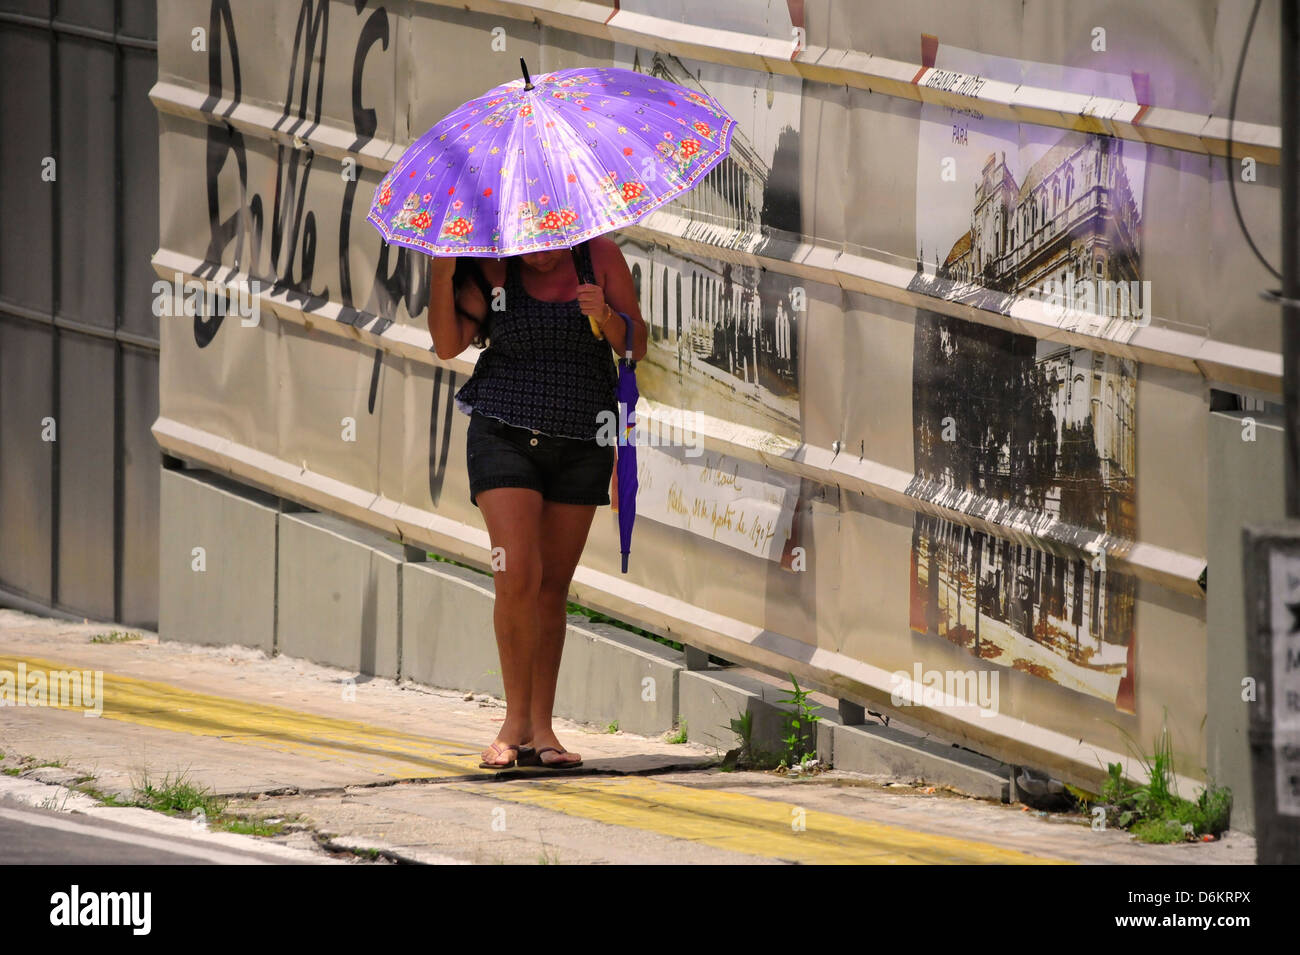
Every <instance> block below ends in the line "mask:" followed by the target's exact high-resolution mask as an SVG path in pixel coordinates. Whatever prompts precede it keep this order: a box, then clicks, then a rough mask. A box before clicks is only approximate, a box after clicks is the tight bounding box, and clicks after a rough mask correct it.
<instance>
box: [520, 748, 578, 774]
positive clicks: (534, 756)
mask: <svg viewBox="0 0 1300 955" xmlns="http://www.w3.org/2000/svg"><path fill="white" fill-rule="evenodd" d="M548 750H549V751H550V752H552V753H555V754H556V755H557V756H562V755H564V754H565V753H567V752H568V750H567V749H556V748H555V747H554V746H543V747H542V748H541V749H539V750H536V751H535V752H532V753H530V754H528V755H524V754H522V753H521V754H520V756H519V765H520V766H543V767H545V768H546V769H573V768H574V767H575V766H581V765H582V760H580V759H574V760H567V759H557V760H555V761H554V762H550V763H548V762H546V760H544V759H542V753H545V752H547V751H548Z"/></svg>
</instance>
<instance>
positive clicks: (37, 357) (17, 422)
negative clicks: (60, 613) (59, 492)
mask: <svg viewBox="0 0 1300 955" xmlns="http://www.w3.org/2000/svg"><path fill="white" fill-rule="evenodd" d="M53 381H54V349H53V342H52V338H51V335H50V330H49V329H48V328H44V327H42V326H40V325H36V324H33V323H31V322H25V321H20V320H17V319H13V318H9V317H6V316H2V315H0V582H3V585H4V586H5V587H9V588H12V589H14V590H17V591H20V592H21V593H23V594H24V595H26V596H28V597H30V598H32V599H34V600H39V601H46V602H48V601H49V600H50V599H51V598H52V597H53V589H52V588H53V584H54V581H53V578H52V576H51V567H52V564H51V560H50V550H51V542H50V529H51V528H52V527H53V526H54V520H53V516H54V503H53V493H54V488H53V484H52V482H51V481H50V475H51V474H52V473H53V462H54V444H53V443H52V442H49V441H45V440H43V439H42V431H43V430H44V428H45V426H44V425H43V423H42V421H43V419H45V418H46V417H50V416H52V415H53V414H54V393H53V389H52V382H53Z"/></svg>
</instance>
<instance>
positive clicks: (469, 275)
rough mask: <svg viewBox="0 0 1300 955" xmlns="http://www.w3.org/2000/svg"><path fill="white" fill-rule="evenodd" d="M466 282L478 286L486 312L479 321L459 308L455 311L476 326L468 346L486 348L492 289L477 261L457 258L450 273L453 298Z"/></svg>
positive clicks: (489, 329) (489, 342) (469, 257)
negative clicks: (454, 269) (454, 266)
mask: <svg viewBox="0 0 1300 955" xmlns="http://www.w3.org/2000/svg"><path fill="white" fill-rule="evenodd" d="M466 282H473V283H474V284H476V285H477V286H478V290H479V291H480V292H481V293H482V294H483V304H484V306H486V309H487V310H486V312H484V314H483V319H482V320H481V321H480V320H478V319H476V318H474V316H473V315H469V314H468V313H467V312H465V311H464V310H463V309H461V308H460V307H459V306H457V309H456V310H457V311H459V312H460V313H461V314H462V315H465V316H466V317H467V318H469V319H470V321H473V322H475V323H476V324H477V325H478V331H477V332H475V333H474V337H473V338H472V339H470V344H471V345H473V346H474V347H475V348H487V347H488V345H490V344H491V343H492V340H491V338H490V337H489V336H490V334H491V325H492V288H491V286H489V285H488V283H487V279H486V278H485V277H484V275H483V269H482V268H480V267H479V264H478V260H477V259H474V258H473V257H471V256H466V255H462V256H458V257H457V258H456V271H455V272H453V273H452V277H451V290H452V296H453V298H454V297H455V296H456V295H457V294H459V293H460V290H461V289H462V288H463V287H464V285H465V283H466Z"/></svg>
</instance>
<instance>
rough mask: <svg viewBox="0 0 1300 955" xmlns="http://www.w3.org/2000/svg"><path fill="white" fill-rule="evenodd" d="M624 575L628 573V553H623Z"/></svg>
mask: <svg viewBox="0 0 1300 955" xmlns="http://www.w3.org/2000/svg"><path fill="white" fill-rule="evenodd" d="M623 573H625V574H626V573H627V551H624V552H623Z"/></svg>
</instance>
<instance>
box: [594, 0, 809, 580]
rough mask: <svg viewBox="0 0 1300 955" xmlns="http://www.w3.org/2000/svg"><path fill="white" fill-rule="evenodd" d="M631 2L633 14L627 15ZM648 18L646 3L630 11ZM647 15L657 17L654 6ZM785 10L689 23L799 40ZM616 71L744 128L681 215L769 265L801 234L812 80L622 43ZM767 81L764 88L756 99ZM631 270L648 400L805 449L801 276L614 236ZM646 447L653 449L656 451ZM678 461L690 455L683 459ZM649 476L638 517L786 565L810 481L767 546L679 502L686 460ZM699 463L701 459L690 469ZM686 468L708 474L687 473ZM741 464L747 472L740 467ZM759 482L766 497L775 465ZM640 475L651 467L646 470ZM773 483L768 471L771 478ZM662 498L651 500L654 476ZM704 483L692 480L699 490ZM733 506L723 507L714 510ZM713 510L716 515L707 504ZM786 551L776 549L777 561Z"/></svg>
mask: <svg viewBox="0 0 1300 955" xmlns="http://www.w3.org/2000/svg"><path fill="white" fill-rule="evenodd" d="M628 6H629V5H627V4H625V7H624V8H625V9H626V8H627V7H628ZM630 6H632V7H636V6H637V4H636V3H632V4H630ZM652 6H653V5H649V6H648V7H647V11H646V12H654V11H653V10H651V9H650V8H649V7H652ZM790 16H791V14H790V11H789V9H788V8H787V6H786V5H785V4H784V3H770V4H767V5H761V4H753V3H748V2H739V0H720V2H718V3H716V4H712V5H710V6H708V7H699V8H692V15H691V19H692V20H693V21H695V22H700V20H701V18H703V20H704V21H706V22H707V24H708V25H710V26H714V27H717V28H720V29H740V30H744V31H746V32H747V33H750V34H754V35H768V36H780V37H788V36H790V35H791V31H792V29H793V24H792V23H791V19H790ZM614 65H616V66H621V67H623V68H625V69H632V70H637V71H639V72H644V73H649V74H651V75H654V76H658V77H662V78H664V79H666V80H669V81H671V82H673V83H677V84H679V85H681V86H684V87H686V88H687V89H693V90H697V91H699V92H701V93H706V94H708V95H709V96H712V97H714V98H715V99H716V100H717V101H718V102H719V103H720V104H721V105H722V106H723V108H724V109H726V110H727V112H728V113H729V114H730V115H732V116H733V117H735V119H736V121H737V123H736V127H735V130H734V133H733V135H732V140H731V150H730V153H729V155H728V157H727V158H726V159H725V160H724V161H723V162H722V163H721V164H719V166H718V167H717V168H716V169H714V170H712V171H711V172H710V173H709V174H708V175H707V176H706V177H705V179H704V181H703V182H702V183H701V184H700V185H699V186H698V187H697V188H696V189H695V190H693V191H692V192H690V193H688V194H687V195H685V196H683V197H682V198H681V199H680V200H678V201H677V202H676V203H674V207H673V208H672V209H670V210H669V211H671V212H674V213H676V214H678V215H681V216H683V217H684V220H685V223H686V229H687V232H686V236H685V237H686V238H689V239H693V240H697V241H701V242H707V243H709V244H710V245H714V246H719V247H722V248H728V249H736V250H742V251H745V252H756V253H760V254H763V253H765V252H767V251H768V250H770V249H771V248H772V247H773V246H775V245H776V244H777V243H780V242H783V241H785V242H788V241H790V240H789V237H791V236H796V237H797V236H798V235H799V234H800V230H801V222H800V198H799V117H800V111H801V108H802V100H803V80H802V79H800V78H799V77H796V76H775V75H773V74H766V76H765V77H764V76H762V75H760V74H756V73H754V72H753V71H751V70H745V69H740V68H737V67H728V66H722V65H719V64H714V63H705V62H701V61H695V60H683V59H679V58H678V57H676V56H673V55H671V54H667V53H662V52H656V51H652V50H646V49H640V48H636V47H631V46H623V45H618V46H616V48H615V55H614ZM756 84H759V86H760V88H759V89H757V90H756V89H755V86H756ZM616 240H617V241H618V242H619V244H620V246H621V248H622V249H623V254H624V257H625V258H626V259H627V262H628V265H629V267H630V268H631V271H632V278H633V281H634V282H635V284H636V287H637V293H638V296H639V298H640V303H641V314H642V316H643V317H644V318H645V320H646V324H647V326H648V327H649V331H650V337H649V350H648V352H647V354H646V357H645V358H644V359H643V360H642V361H641V362H639V363H638V367H637V374H638V378H639V381H640V385H641V392H642V394H644V395H645V396H646V397H647V398H648V399H652V400H654V401H656V402H660V403H662V404H664V405H667V406H669V407H671V408H675V409H680V410H681V411H682V412H683V423H684V424H685V425H686V426H687V427H689V425H690V422H691V420H692V418H693V414H694V413H695V412H702V413H704V414H708V415H710V416H712V417H715V418H718V419H720V420H724V421H731V422H735V423H739V424H743V425H746V426H749V427H753V428H757V429H759V430H762V431H765V432H768V433H770V434H774V435H778V436H781V437H783V438H787V439H789V440H790V441H792V442H798V441H799V440H801V422H800V415H799V363H798V341H799V324H798V323H799V321H800V319H801V317H802V316H803V315H804V314H806V301H805V296H804V294H803V292H802V290H801V289H798V287H797V280H796V279H795V278H793V277H791V276H781V275H776V274H774V273H771V272H762V271H761V270H760V269H758V268H756V267H754V266H750V265H743V264H737V263H732V262H724V261H719V260H717V259H714V258H710V257H707V256H699V255H690V254H686V253H683V252H680V251H673V250H669V249H665V248H661V247H659V246H656V245H652V244H647V243H642V242H639V241H637V240H635V239H632V238H629V237H626V236H616ZM647 450H648V449H647ZM678 450H680V449H678ZM641 453H642V454H643V455H645V460H647V461H649V462H651V464H650V465H649V467H650V468H651V470H650V472H649V473H648V474H647V475H646V476H643V477H642V482H643V483H642V485H641V491H640V494H639V495H638V499H637V515H638V517H642V518H646V519H649V520H655V521H659V522H660V523H663V524H668V525H670V526H673V527H679V528H682V529H684V530H688V531H690V532H691V533H695V534H702V535H703V536H705V537H710V538H713V539H717V540H722V541H725V542H727V543H730V544H732V546H736V547H738V548H739V549H741V550H744V551H746V552H747V553H751V554H757V555H762V556H767V557H768V558H769V559H773V560H780V559H781V550H782V545H783V544H784V543H785V541H786V538H787V537H788V536H789V515H790V512H791V510H792V509H793V507H794V498H796V497H797V496H798V488H799V481H798V479H794V480H793V482H791V481H786V480H784V479H782V481H780V482H778V483H772V481H773V479H772V478H771V477H769V478H768V479H767V482H768V485H770V488H771V489H772V493H773V494H776V493H777V490H778V489H779V488H784V487H786V486H787V485H789V486H790V487H792V488H793V490H792V492H791V493H790V494H786V495H783V497H784V498H785V500H783V501H782V502H781V503H780V504H779V505H776V508H777V512H779V513H780V515H781V516H782V519H781V520H780V521H779V522H778V523H779V524H780V526H782V527H784V528H785V531H784V532H783V533H782V534H780V535H777V537H778V538H779V539H775V543H774V544H773V543H772V540H773V538H769V537H766V536H765V535H767V534H769V533H771V529H770V528H769V530H768V531H765V532H764V535H761V536H764V540H763V541H761V542H755V541H752V540H750V539H749V536H748V535H747V534H745V533H743V532H739V533H735V532H732V533H723V534H721V535H719V534H718V533H717V531H716V529H715V528H714V527H713V526H712V522H711V521H702V520H701V519H700V518H699V516H698V514H696V513H695V512H694V511H693V510H692V505H690V504H689V502H688V504H687V508H688V512H687V514H685V515H684V514H683V513H682V512H681V511H680V510H679V508H680V507H681V503H680V502H674V501H673V500H672V499H670V497H669V495H668V494H667V490H666V489H667V487H668V486H669V485H670V484H672V483H674V481H678V482H680V477H674V476H673V472H674V469H675V468H677V467H680V466H682V463H683V461H682V459H681V456H680V455H678V456H676V458H674V456H672V455H670V454H668V453H666V452H660V453H659V454H657V455H656V454H653V453H652V454H647V453H646V451H642V452H641ZM687 460H689V459H687ZM686 466H687V467H688V468H694V467H696V465H693V464H687V465H686ZM737 466H742V465H739V462H736V461H731V462H730V463H729V464H728V463H725V462H721V461H718V462H714V463H713V464H712V465H710V469H711V470H716V469H717V468H721V469H723V470H726V469H731V470H732V471H733V472H734V470H735V469H736V467H737ZM742 467H743V466H742ZM752 467H753V468H755V469H756V471H755V473H754V474H749V475H748V478H747V483H749V484H751V485H754V486H758V484H759V483H760V481H759V480H758V476H760V475H761V472H763V471H764V470H766V469H764V468H762V467H761V466H752ZM641 470H642V471H645V470H646V466H645V465H643V466H642V468H641ZM770 474H771V472H769V475H770ZM647 476H648V477H650V479H651V480H655V481H656V482H657V487H658V488H659V490H658V491H657V492H653V493H647V488H646V484H645V483H644V482H645V480H646V477H647ZM688 483H690V484H695V483H697V482H695V481H694V480H693V479H691V480H690V481H688ZM715 502H716V503H720V504H722V507H721V510H720V512H719V513H720V514H725V513H726V510H727V502H726V501H725V500H723V499H722V498H718V497H716V494H715V496H714V499H712V500H709V501H708V502H707V511H708V513H710V514H712V513H713V505H714V503H715ZM701 506H704V502H702V504H701ZM773 548H774V550H773Z"/></svg>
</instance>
